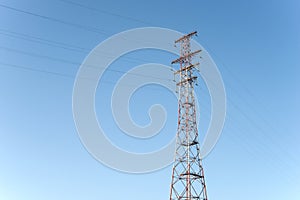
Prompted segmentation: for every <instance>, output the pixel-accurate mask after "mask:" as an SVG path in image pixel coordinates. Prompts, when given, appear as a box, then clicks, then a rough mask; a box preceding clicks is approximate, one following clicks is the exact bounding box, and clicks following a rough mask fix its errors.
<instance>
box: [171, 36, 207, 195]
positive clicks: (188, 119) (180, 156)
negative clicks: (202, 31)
mask: <svg viewBox="0 0 300 200" xmlns="http://www.w3.org/2000/svg"><path fill="white" fill-rule="evenodd" d="M196 34H197V32H196V31H195V32H192V33H190V34H187V35H184V36H183V37H181V38H179V39H178V40H176V41H175V43H179V44H180V57H179V58H178V59H176V60H174V61H173V62H172V64H175V63H178V64H179V65H180V69H179V70H178V71H176V72H175V75H179V77H180V79H179V81H178V82H177V86H178V91H179V102H178V104H179V105H178V106H179V107H178V129H177V136H176V137H177V138H176V141H177V142H176V151H175V162H174V166H173V172H172V183H171V192H170V200H180V199H184V200H192V199H197V200H207V192H206V185H205V180H204V171H203V167H202V163H201V157H200V145H199V142H198V129H197V120H196V106H195V95H194V83H195V81H196V80H197V76H195V75H194V74H193V72H194V71H195V66H197V65H199V63H196V64H193V63H192V58H193V56H194V55H195V54H197V53H199V52H200V50H197V51H194V52H192V51H191V48H190V40H191V37H192V36H193V35H196Z"/></svg>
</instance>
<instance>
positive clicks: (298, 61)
mask: <svg viewBox="0 0 300 200" xmlns="http://www.w3.org/2000/svg"><path fill="white" fill-rule="evenodd" d="M299 9H300V3H299V1H296V0H287V1H258V0H254V1H251V2H250V1H237V0H229V1H192V0H188V1H185V2H184V1H178V0H175V1H158V0H154V1H134V0H129V1H127V0H126V1H121V0H113V1H96V0H86V1H83V0H78V1H76V0H70V1H69V0H51V1H50V0H45V1H37V0H35V1H34V0H28V1H17V0H10V1H5V0H0V92H1V93H0V97H1V98H0V122H1V123H0V200H2V199H3V200H39V199H43V200H53V199H57V200H60V199H61V200H62V199H73V200H81V199H89V200H96V199H109V200H117V199H132V200H135V199H136V200H137V199H141V198H142V199H144V200H150V199H159V200H165V199H168V198H169V191H170V190H169V187H170V182H171V170H172V166H169V167H166V168H164V169H162V170H159V171H157V172H153V173H149V174H141V175H133V174H126V173H121V172H118V171H115V170H112V169H110V168H108V167H106V166H104V165H102V164H101V163H99V162H98V161H96V160H95V159H94V158H93V157H92V156H91V155H90V154H89V153H88V152H87V151H86V149H85V148H84V146H83V145H82V144H81V142H80V139H79V137H78V135H77V132H76V127H75V124H74V121H73V115H72V92H73V84H74V80H75V77H76V73H77V71H78V69H79V67H80V64H81V63H82V62H83V60H84V59H85V57H86V56H87V55H88V53H89V52H90V51H91V50H92V49H93V48H94V47H95V46H96V45H98V44H99V43H100V42H102V41H103V40H105V39H107V38H108V37H110V36H112V35H114V34H116V33H119V32H121V31H125V30H128V29H131V28H138V27H146V26H155V27H163V28H170V29H174V30H177V31H180V32H183V33H188V32H191V31H194V30H197V31H198V37H197V38H195V40H196V41H197V42H199V43H200V44H201V45H202V46H203V47H204V48H205V49H206V50H207V51H208V52H209V53H210V55H211V57H212V58H213V59H214V61H215V62H216V64H217V66H218V68H219V70H220V72H221V75H222V77H223V81H224V84H225V88H226V93H227V117H226V122H225V126H224V130H223V133H222V135H221V138H220V140H219V141H218V144H217V145H216V147H215V148H214V150H213V151H212V152H211V153H210V154H209V156H208V157H206V158H205V159H204V161H203V164H204V170H205V178H206V182H207V190H208V197H209V199H211V200H215V199H222V200H232V199H237V200H241V199H243V200H250V199H251V200H252V199H254V198H255V199H258V200H265V199H272V200H279V199H291V200H292V199H295V200H297V199H300V192H299V191H300V190H299V188H300V181H299V180H300V171H299V166H300V159H299V154H300V147H299V142H300V136H299V130H300V121H299V119H300V118H299V113H300V105H299V102H300V95H299V83H300V79H299V72H300V69H299V66H300V56H299V52H300V37H299V35H300V24H299V19H300V13H299ZM170 42H173V41H170ZM173 59H174V55H170V54H168V53H165V52H160V51H155V50H148V51H147V50H145V51H142V52H133V53H130V54H128V55H125V56H123V57H122V58H121V59H119V60H118V61H116V62H115V63H113V64H112V65H111V66H110V69H111V70H110V71H107V72H106V73H105V74H104V77H103V80H101V82H100V84H99V86H98V89H97V94H96V105H95V107H96V110H97V116H98V119H99V121H101V123H103V127H104V129H105V130H106V131H107V133H109V135H107V137H108V138H109V139H111V141H112V142H113V143H114V144H115V145H117V146H120V147H122V148H124V149H126V150H128V151H133V152H139V153H141V152H149V151H154V150H156V149H158V148H161V147H162V146H163V145H165V144H167V143H168V142H169V141H170V139H171V138H172V137H174V135H175V133H176V125H177V102H176V99H175V98H174V97H173V96H172V94H171V92H170V91H167V90H166V89H164V88H161V87H158V86H153V85H152V86H151V85H150V86H146V87H144V88H142V89H140V90H139V91H137V92H136V93H135V94H134V96H133V97H132V100H131V102H130V108H129V109H130V111H131V114H132V118H133V119H134V120H135V121H136V123H138V124H141V125H145V124H147V123H148V122H149V118H148V115H147V110H148V108H149V106H151V105H152V104H155V103H160V104H162V105H163V106H164V107H165V109H166V111H167V112H168V118H167V122H166V126H165V127H164V128H163V130H162V132H161V133H160V134H159V135H157V136H155V137H153V138H151V139H150V140H138V139H134V138H131V137H128V136H126V135H124V134H123V133H122V132H121V131H120V130H119V129H118V127H117V126H116V124H115V122H114V121H113V117H112V114H111V110H110V99H109V97H110V95H111V93H112V89H113V87H114V84H115V83H116V82H117V80H118V79H119V78H120V77H121V76H122V75H123V74H124V73H122V72H126V71H128V70H130V69H132V68H133V67H135V66H137V65H139V64H143V63H150V62H157V63H163V64H166V65H170V62H171V60H173ZM114 70H115V71H114ZM116 70H120V71H121V72H117V71H116ZM125 87H126V86H125ZM297 91H298V92H297ZM196 93H197V96H198V98H199V99H200V100H199V101H200V111H201V113H200V119H199V120H200V125H199V134H200V139H202V138H203V137H204V133H205V130H206V129H207V126H208V123H209V119H210V97H209V94H208V91H207V88H206V87H205V84H204V83H203V81H201V80H200V81H199V86H198V87H197V88H196ZM107 153H108V154H109V152H107ZM158 159H159V158H158Z"/></svg>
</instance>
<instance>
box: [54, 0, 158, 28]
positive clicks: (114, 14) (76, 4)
mask: <svg viewBox="0 0 300 200" xmlns="http://www.w3.org/2000/svg"><path fill="white" fill-rule="evenodd" d="M58 1H61V2H64V3H67V4H71V5H74V6H77V7H81V8H84V9H88V10H91V11H95V12H98V13H103V14H106V15H111V16H115V17H119V18H122V19H126V20H130V21H134V22H138V23H142V24H145V25H149V26H153V24H151V23H149V22H145V21H142V20H140V19H136V18H133V17H128V16H124V15H120V14H117V13H112V12H108V11H106V10H101V9H99V8H94V7H89V6H87V5H84V4H81V3H77V2H74V1H69V0H58Z"/></svg>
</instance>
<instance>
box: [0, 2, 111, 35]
mask: <svg viewBox="0 0 300 200" xmlns="http://www.w3.org/2000/svg"><path fill="white" fill-rule="evenodd" d="M0 7H3V8H6V9H9V10H13V11H16V12H20V13H24V14H27V15H31V16H34V17H39V18H41V19H45V20H48V21H53V22H57V23H60V24H64V25H68V26H73V27H76V28H79V29H83V30H86V31H91V32H94V33H99V34H102V35H110V34H108V33H106V32H105V31H103V30H101V29H99V28H95V27H91V26H85V25H81V24H75V23H71V22H67V21H64V20H60V19H56V18H53V17H49V16H46V15H41V14H37V13H33V12H30V11H26V10H22V9H19V8H15V7H11V6H7V5H4V4H0Z"/></svg>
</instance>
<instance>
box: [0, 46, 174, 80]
mask: <svg viewBox="0 0 300 200" xmlns="http://www.w3.org/2000/svg"><path fill="white" fill-rule="evenodd" d="M0 49H4V50H6V51H11V52H16V53H19V54H24V55H28V56H33V57H39V58H44V59H48V60H52V61H58V62H62V63H67V64H72V65H81V64H82V63H79V62H74V61H70V60H65V59H61V58H54V57H51V56H46V55H41V54H36V53H29V52H25V51H22V50H18V49H13V48H9V47H3V46H0ZM87 67H91V68H102V69H105V67H101V66H100V67H99V66H91V65H89V66H87ZM105 70H106V71H112V72H117V73H121V74H130V75H134V76H142V77H145V78H154V79H158V80H165V81H173V80H171V79H166V78H160V77H155V76H149V75H145V74H139V73H132V72H127V71H122V70H117V69H110V68H106V69H105Z"/></svg>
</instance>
